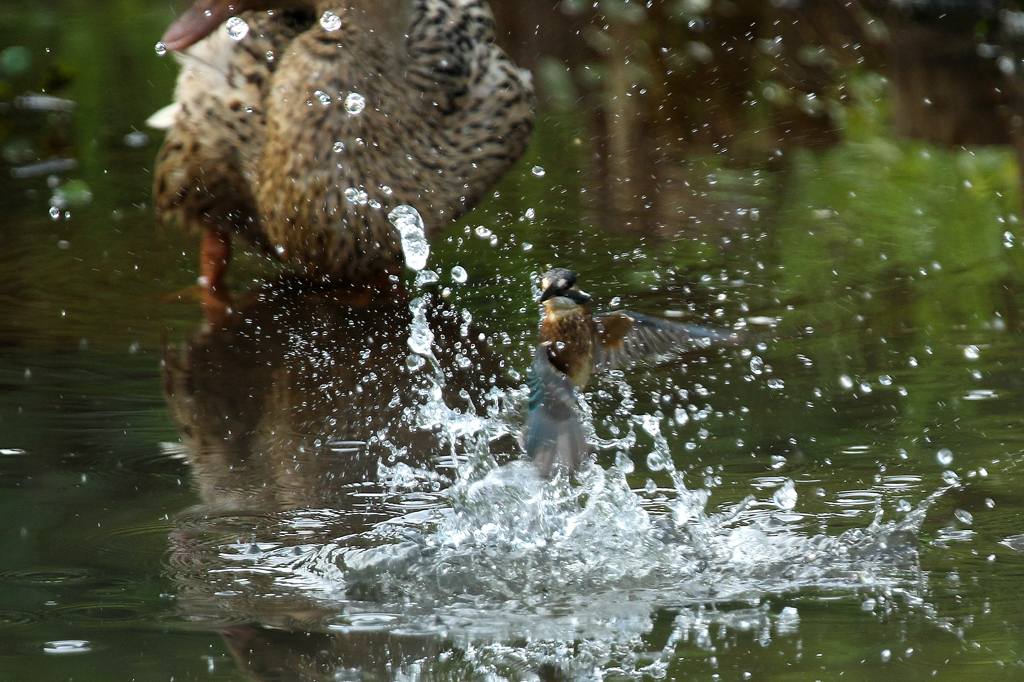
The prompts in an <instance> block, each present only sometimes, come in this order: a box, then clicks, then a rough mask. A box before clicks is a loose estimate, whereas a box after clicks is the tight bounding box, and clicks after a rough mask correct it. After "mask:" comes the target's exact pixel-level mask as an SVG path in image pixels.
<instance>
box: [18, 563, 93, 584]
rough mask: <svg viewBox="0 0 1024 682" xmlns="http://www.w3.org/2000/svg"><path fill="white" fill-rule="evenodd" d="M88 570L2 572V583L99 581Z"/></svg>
mask: <svg viewBox="0 0 1024 682" xmlns="http://www.w3.org/2000/svg"><path fill="white" fill-rule="evenodd" d="M99 579H100V576H99V574H98V573H97V572H95V571H93V570H91V569H88V568H72V567H56V568H25V569H16V570H10V571H2V572H0V583H8V584H13V585H81V584H83V583H88V582H92V581H94V580H99Z"/></svg>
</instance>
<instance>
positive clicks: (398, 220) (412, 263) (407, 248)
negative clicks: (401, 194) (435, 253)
mask: <svg viewBox="0 0 1024 682" xmlns="http://www.w3.org/2000/svg"><path fill="white" fill-rule="evenodd" d="M388 220H390V221H391V224H392V225H394V226H395V227H396V228H398V234H399V236H400V237H401V239H402V253H403V254H404V255H405V266H406V267H407V268H409V269H410V270H422V269H423V268H424V267H426V265H427V258H429V257H430V244H429V243H427V235H426V230H425V228H424V226H423V218H421V217H420V214H419V212H418V211H417V210H416V209H415V208H413V207H412V206H408V205H406V204H402V205H401V206H396V207H395V208H394V209H393V210H392V211H391V212H390V213H388Z"/></svg>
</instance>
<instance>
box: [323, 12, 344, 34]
mask: <svg viewBox="0 0 1024 682" xmlns="http://www.w3.org/2000/svg"><path fill="white" fill-rule="evenodd" d="M320 25H321V26H323V29H324V30H325V31H331V32H334V31H337V30H338V29H339V28H341V17H339V16H338V15H337V14H335V13H334V12H332V11H331V10H327V11H326V12H324V13H323V14H322V15H321V16H320Z"/></svg>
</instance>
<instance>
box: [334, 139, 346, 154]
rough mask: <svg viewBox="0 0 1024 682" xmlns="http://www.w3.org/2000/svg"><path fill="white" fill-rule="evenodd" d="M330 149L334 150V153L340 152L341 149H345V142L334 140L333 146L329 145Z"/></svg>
mask: <svg viewBox="0 0 1024 682" xmlns="http://www.w3.org/2000/svg"><path fill="white" fill-rule="evenodd" d="M331 149H333V150H334V153H335V154H340V153H342V152H343V151H345V143H344V142H340V141H339V142H335V143H334V146H333V147H331Z"/></svg>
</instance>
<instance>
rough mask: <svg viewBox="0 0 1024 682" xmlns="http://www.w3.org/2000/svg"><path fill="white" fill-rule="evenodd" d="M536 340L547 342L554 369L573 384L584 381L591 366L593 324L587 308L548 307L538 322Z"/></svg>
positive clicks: (586, 379)
mask: <svg viewBox="0 0 1024 682" xmlns="http://www.w3.org/2000/svg"><path fill="white" fill-rule="evenodd" d="M540 340H541V342H543V343H547V344H548V348H549V351H548V352H549V353H550V355H551V363H552V364H553V365H554V366H555V367H556V368H558V369H559V370H560V371H561V372H563V373H564V374H566V375H567V376H568V377H569V380H570V381H572V382H573V383H574V384H576V385H577V386H579V387H581V388H582V387H583V386H585V385H586V384H587V382H588V381H589V380H590V372H591V370H592V369H593V366H594V325H593V320H592V319H591V317H590V314H589V313H588V312H587V311H585V310H584V309H582V308H580V309H579V310H573V311H560V310H552V309H551V308H548V309H547V310H546V314H545V315H544V319H543V320H541V323H540Z"/></svg>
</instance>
